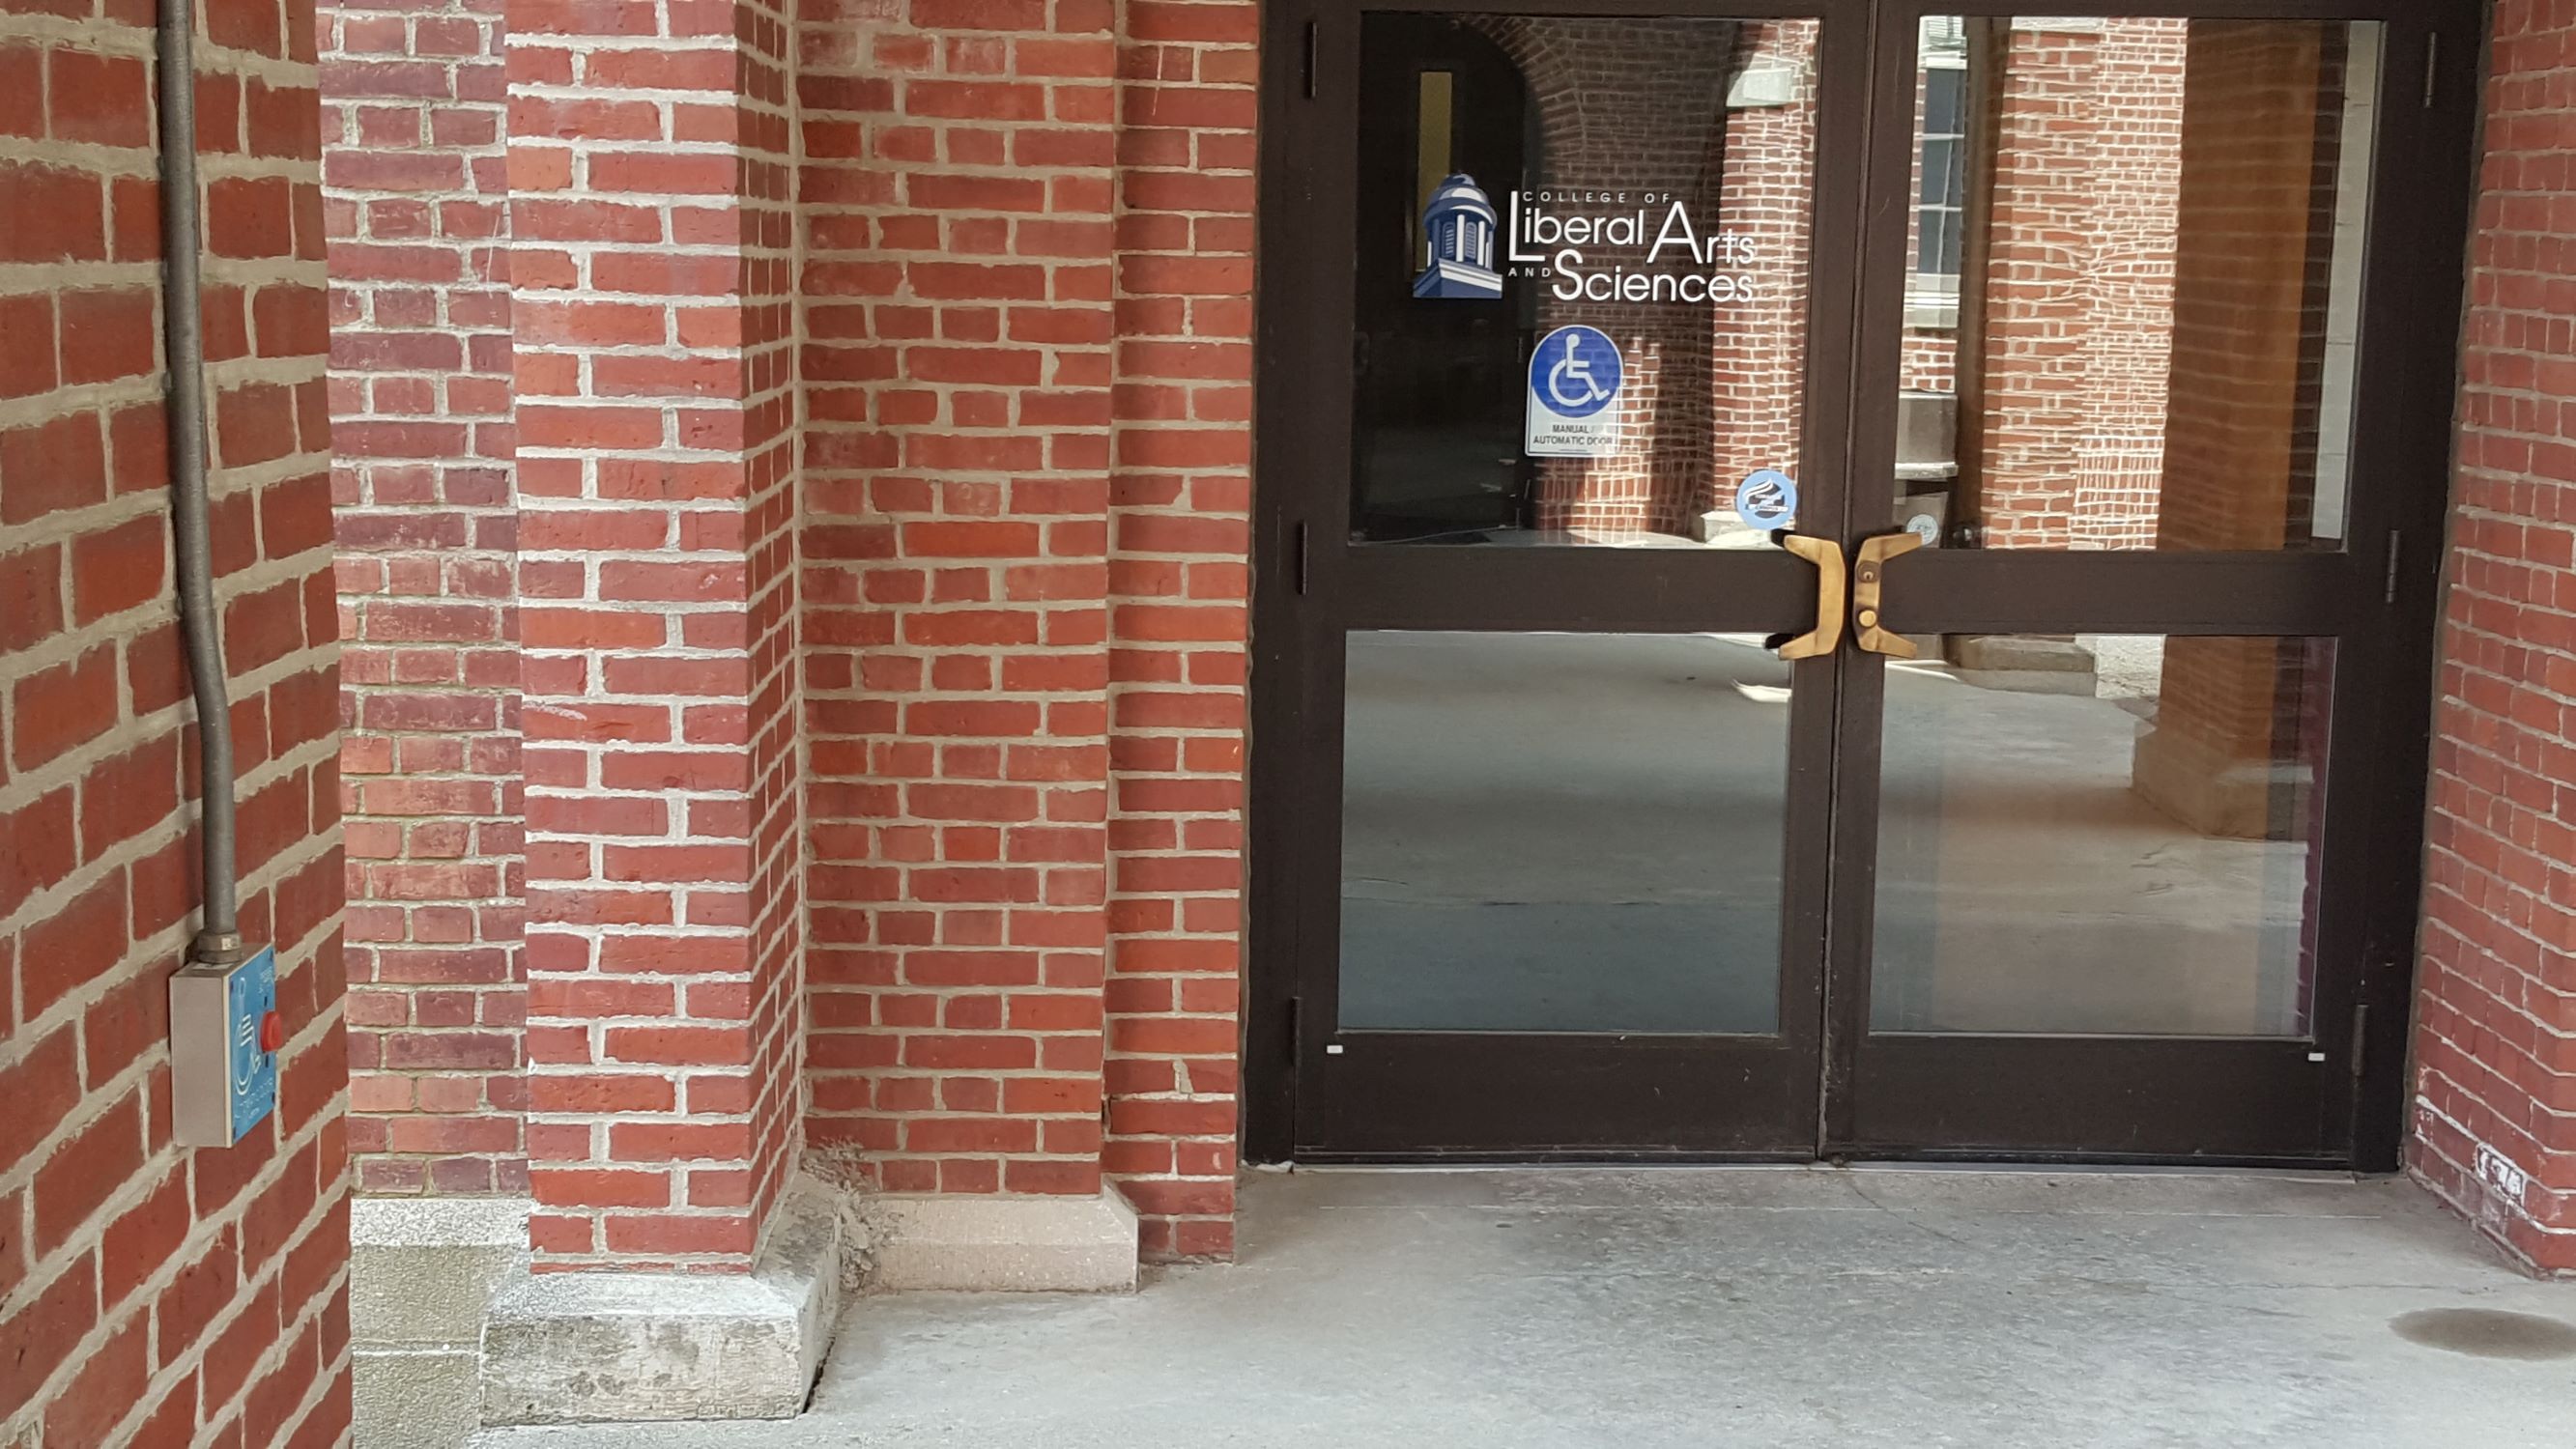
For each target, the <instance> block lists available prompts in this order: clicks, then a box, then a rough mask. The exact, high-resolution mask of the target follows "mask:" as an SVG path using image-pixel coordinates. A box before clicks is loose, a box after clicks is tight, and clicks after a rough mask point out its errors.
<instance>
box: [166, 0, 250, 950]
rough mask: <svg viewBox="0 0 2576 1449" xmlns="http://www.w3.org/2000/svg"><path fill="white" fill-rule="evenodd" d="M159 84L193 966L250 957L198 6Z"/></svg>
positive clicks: (179, 27)
mask: <svg viewBox="0 0 2576 1449" xmlns="http://www.w3.org/2000/svg"><path fill="white" fill-rule="evenodd" d="M155 39H156V40H157V42H158V49H159V56H160V66H159V70H160V74H159V76H158V77H157V80H158V82H159V90H160V102H161V104H160V110H161V347H162V356H163V358H164V359H165V360H166V362H167V363H168V367H169V379H170V381H169V400H168V406H167V408H166V412H167V414H168V421H169V425H170V495H171V500H170V531H171V533H172V535H173V536H174V538H175V541H176V543H177V546H178V547H177V552H178V565H179V630H180V633H181V635H182V637H183V638H185V640H186V641H187V650H188V683H189V686H190V687H191V688H192V689H193V690H194V692H195V694H196V697H197V779H198V788H199V790H200V792H201V794H202V796H203V799H204V818H203V821H202V823H201V827H200V829H199V830H198V860H199V865H200V867H201V868H202V870H203V872H204V875H205V896H204V901H205V905H204V911H205V919H204V920H203V922H201V923H200V925H199V928H198V931H197V939H196V943H195V945H194V946H193V947H192V948H191V949H190V951H189V953H188V954H189V957H190V959H191V960H195V961H203V962H210V963H216V964H227V963H230V962H233V961H238V960H240V959H242V957H243V955H244V954H245V953H244V952H243V950H242V938H241V926H240V922H239V920H238V901H237V900H236V897H235V881H234V877H233V860H234V850H233V841H234V826H233V715H232V700H231V697H230V691H229V690H228V689H227V687H226V682H225V675H224V641H223V621H222V617H221V616H220V615H218V614H217V613H216V612H215V580H214V556H213V549H212V548H211V547H210V546H209V544H208V541H207V523H206V517H207V502H206V329H205V312H204V302H203V298H202V296H201V295H200V293H199V290H198V279H197V260H198V247H199V236H198V228H199V219H198V212H197V6H196V0H161V4H160V20H159V33H158V35H157V36H156V37H155Z"/></svg>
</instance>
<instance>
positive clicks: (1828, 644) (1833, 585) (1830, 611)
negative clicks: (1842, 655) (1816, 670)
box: [1778, 533, 1846, 659]
mask: <svg viewBox="0 0 2576 1449" xmlns="http://www.w3.org/2000/svg"><path fill="white" fill-rule="evenodd" d="M1780 546H1781V547H1782V548H1784V549H1787V550H1788V551H1789V552H1791V553H1794V554H1796V555H1797V556H1798V557H1800V558H1802V559H1805V560H1806V561H1807V562H1809V563H1811V564H1814V565H1815V566H1816V627H1815V628H1813V629H1810V630H1808V631H1807V632H1806V633H1804V634H1800V635H1797V636H1795V637H1794V638H1790V639H1785V640H1782V641H1781V642H1780V644H1779V646H1778V647H1779V650H1780V657H1781V658H1783V659H1813V658H1815V657H1817V656H1818V655H1822V654H1831V653H1833V652H1834V651H1835V650H1836V649H1839V648H1841V647H1842V643H1843V607H1844V606H1843V599H1844V592H1843V591H1844V587H1845V583H1846V580H1845V576H1844V568H1843V551H1842V549H1841V548H1839V547H1837V546H1836V545H1835V544H1834V543H1833V541H1832V540H1830V539H1822V538H1801V537H1799V536H1798V535H1796V534H1794V533H1790V534H1782V535H1781V536H1780Z"/></svg>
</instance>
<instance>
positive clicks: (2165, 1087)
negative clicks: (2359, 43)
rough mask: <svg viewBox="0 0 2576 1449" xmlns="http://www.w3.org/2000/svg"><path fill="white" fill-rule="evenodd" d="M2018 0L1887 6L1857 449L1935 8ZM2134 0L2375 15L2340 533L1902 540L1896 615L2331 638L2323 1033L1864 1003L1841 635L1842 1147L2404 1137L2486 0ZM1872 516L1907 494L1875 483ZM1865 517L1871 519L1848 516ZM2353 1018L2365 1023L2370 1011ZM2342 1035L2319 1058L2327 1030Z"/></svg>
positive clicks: (2122, 1148) (1863, 523) (1851, 656)
mask: <svg viewBox="0 0 2576 1449" xmlns="http://www.w3.org/2000/svg"><path fill="white" fill-rule="evenodd" d="M2026 9H2027V7H2026V6H2022V7H2016V6H2013V5H2011V4H2008V3H1995V0H1971V3H1965V4H1961V3H1926V0H1887V3H1883V4H1881V5H1880V6H1879V9H1878V16H1879V26H1878V52H1877V63H1876V67H1875V69H1874V72H1873V81H1874V84H1875V86H1876V92H1875V95H1874V98H1873V107H1872V110H1873V113H1874V116H1875V124H1874V125H1873V128H1872V135H1871V154H1870V162H1871V165H1870V175H1871V178H1872V180H1871V183H1870V187H1869V190H1870V204H1869V205H1870V215H1871V217H1872V219H1873V221H1877V222H1881V223H1883V224H1879V225H1875V226H1873V227H1872V228H1871V229H1870V231H1869V234H1868V239H1867V240H1866V242H1865V243H1864V245H1865V246H1866V247H1867V249H1868V253H1869V255H1868V256H1867V258H1866V259H1865V261H1864V263H1863V269H1864V270H1863V276H1864V281H1863V287H1864V297H1863V301H1862V305H1861V309H1860V317H1861V324H1860V328H1861V331H1860V337H1859V341H1858V345H1857V348H1856V357H1857V359H1858V366H1859V368H1860V377H1859V380H1858V381H1857V383H1856V385H1855V387H1854V389H1853V393H1852V395H1853V397H1854V398H1855V399H1856V400H1857V401H1858V406H1857V407H1856V409H1855V411H1854V413H1853V414H1852V418H1851V427H1852V432H1853V435H1854V443H1853V448H1854V455H1853V462H1854V475H1853V476H1854V477H1855V478H1856V479H1866V478H1884V477H1889V476H1892V475H1893V465H1894V460H1895V450H1896V437H1895V414H1894V409H1893V408H1892V407H1887V406H1873V405H1872V400H1874V399H1892V398H1894V397H1895V396H1896V395H1897V390H1898V373H1897V368H1898V358H1899V329H1900V327H1901V325H1902V318H1903V311H1904V309H1903V294H1902V289H1903V286H1904V272H1905V263H1906V258H1905V255H1904V248H1905V243H1906V235H1905V231H1906V229H1905V227H1904V225H1903V224H1902V221H1901V220H1898V221H1894V222H1888V221H1887V220H1886V219H1887V218H1890V217H1894V218H1902V217H1903V215H1904V210H1903V208H1905V207H1906V206H1907V205H1908V204H1909V201H1910V198H1909V197H1908V195H1907V192H1906V188H1907V187H1908V185H1909V184H1910V168H1911V154H1910V151H1911V147H1912V145H1913V134H1912V123H1913V94H1912V92H1913V86H1914V69H1915V58H1914V45H1915V33H1916V30H1917V27H1918V24H1919V22H1920V20H1921V18H1922V17H1924V16H1926V15H1965V16H1971V17H1975V16H1995V17H2004V16H2010V15H2013V14H2016V13H2020V12H2021V11H2023V10H2026ZM2103 10H2104V13H2111V12H2116V13H2118V14H2120V15H2122V16H2141V17H2147V16H2169V17H2174V18H2190V19H2267V20H2284V19H2320V20H2349V21H2378V22H2380V23H2382V24H2383V25H2384V26H2385V27H2386V29H2385V31H2384V32H2383V36H2384V42H2383V49H2382V56H2383V64H2382V70H2381V75H2380V83H2381V92H2380V103H2379V105H2378V107H2377V109H2376V116H2375V119H2376V121H2377V125H2378V135H2377V138H2376V149H2375V155H2374V158H2373V162H2374V164H2373V172H2372V174H2373V178H2374V185H2373V190H2372V195H2371V199H2370V213H2369V224H2368V230H2367V232H2366V237H2367V245H2366V252H2365V257H2364V262H2363V271H2362V282H2361V286H2362V333H2361V335H2362V338H2363V343H2362V346H2361V348H2360V355H2359V366H2358V375H2357V377H2356V379H2355V388H2356V392H2355V406H2354V414H2355V417H2356V420H2357V423H2356V426H2357V433H2356V436H2355V438H2354V439H2353V449H2352V472H2351V479H2350V493H2349V497H2350V499H2351V509H2350V512H2349V516H2348V525H2347V528H2346V532H2345V540H2346V547H2345V548H2344V549H2342V550H2339V551H2335V552H2324V551H2318V552H2313V553H2296V552H2279V553H2179V552H2177V553H2155V552H2135V553H2081V554H2079V553H2052V552H2037V551H2031V552H2015V551H2003V550H1997V551H1980V550H1975V549H1964V550H1925V551H1921V552H1917V553H1914V554H1910V555H1907V556H1906V557H1904V558H1902V559H1900V560H1898V561H1896V562H1895V563H1893V564H1891V565H1890V567H1889V569H1888V581H1887V612H1888V616H1889V619H1890V623H1891V626H1892V627H1895V628H1897V629H1899V630H1901V631H1903V632H1907V633H1917V634H1951V633H2006V634H2008V633H2023V632H2027V633H2048V634H2064V633H2069V632H2078V633H2122V632H2133V633H2147V634H2163V635H2248V636H2262V635H2276V636H2310V637H2324V638H2331V639H2333V640H2334V641H2335V645H2336V663H2335V669H2334V674H2333V680H2332V695H2331V702H2330V709H2329V721H2328V730H2329V739H2328V744H2327V751H2326V756H2325V758H2326V761H2327V765H2326V779H2325V781H2324V783H2323V788H2324V791H2325V809H2324V821H2323V826H2322V829H2321V831H2320V838H2319V840H2318V841H2317V843H2316V848H2317V849H2318V850H2320V851H2321V852H2322V859H2321V861H2320V866H2319V876H2318V879H2319V882H2320V898H2319V900H2318V902H2317V905H2316V909H2317V910H2318V912H2319V924H2318V940H2317V947H2316V958H2317V963H2318V970H2317V973H2316V976H2315V992H2316V995H2315V998H2314V1001H2313V1005H2312V1008H2311V1011H2310V1021H2311V1024H2312V1029H2313V1033H2314V1035H2313V1037H2312V1038H2297V1039H2259V1038H2218V1037H2116V1036H1968V1035H1932V1034H1901V1033H1876V1032H1872V1031H1871V1030H1869V1026H1868V1024H1869V1021H1870V1008H1869V986H1870V962H1871V959H1872V940H1871V935H1872V926H1873V916H1874V905H1875V899H1876V879H1875V877H1876V864H1877V855H1878V818H1879V798H1880V795H1879V775H1880V765H1881V741H1882V732H1881V727H1880V722H1881V720H1882V717H1883V715H1884V709H1885V699H1886V695H1885V680H1886V672H1885V661H1884V660H1883V659H1881V658H1879V657H1877V656H1874V655H1870V654H1866V653H1862V652H1860V651H1856V650H1846V651H1845V652H1844V654H1843V656H1842V662H1843V666H1844V678H1843V682H1842V688H1841V689H1840V690H1839V691H1838V692H1837V697H1838V700H1839V703H1840V706H1841V710H1842V715H1841V718H1840V720H1839V722H1838V727H1837V730H1836V733H1837V735H1838V737H1839V738H1840V739H1841V741H1842V749H1841V752H1840V754H1839V755H1838V757H1837V769H1838V771H1839V773H1838V776H1837V783H1836V789H1835V792H1834V795H1835V818H1834V829H1833V835H1834V843H1835V849H1834V857H1833V863H1832V867H1831V869H1832V871H1833V876H1834V883H1833V889H1832V893H1831V900H1832V901H1833V925H1832V931H1831V940H1832V944H1831V949H1830V952H1829V964H1828V968H1827V969H1828V981H1827V991H1826V1010H1827V1015H1828V1026H1827V1032H1826V1035H1827V1041H1828V1051H1827V1057H1828V1065H1827V1071H1828V1081H1827V1085H1826V1091H1825V1102H1826V1121H1825V1132H1824V1136H1823V1141H1822V1142H1821V1144H1820V1147H1821V1151H1822V1153H1823V1154H1824V1155H1826V1156H1834V1157H1845V1156H1848V1157H1875V1158H1888V1157H1897V1158H1904V1157H1919V1158H1942V1157H1958V1158H1973V1159H1990V1160H1991V1159H2016V1158H2020V1159H2036V1160H2060V1159H2081V1160H2088V1161H2118V1160H2142V1161H2175V1160H2195V1161H2224V1162H2232V1163H2242V1164H2293V1163H2332V1164H2338V1165H2342V1164H2349V1165H2351V1166H2354V1167H2358V1168H2362V1169H2366V1170H2385V1169H2388V1168H2393V1167H2394V1166H2395V1165H2396V1152H2397V1141H2398V1133H2399V1129H2400V1126H2401V1123H2400V1120H2399V1118H2400V1099H2401V1097H2402V1094H2403V1080H2404V1075H2405V1022H2406V1019H2407V1015H2408V1009H2409V1006H2410V1002H2409V999H2408V998H2409V995H2410V992H2411V984H2412V979H2413V945H2414V939H2415V920H2416V912H2417V895H2418V890H2419V883H2420V855H2421V842H2422V815H2423V803H2424V797H2423V792H2424V782H2425V771H2426V766H2427V763H2428V745H2427V732H2428V729H2429V712H2430V704H2431V688H2430V685H2431V663H2430V661H2431V658H2432V647H2431V646H2432V627H2433V619H2434V614H2435V605H2434V594H2435V591H2436V587H2437V579H2438V568H2439V556H2440V552H2441V550H2440V540H2441V537H2442V525H2443V513H2444V507H2445V499H2446V495H2447V491H2448V489H2447V478H2448V473H2447V461H2448V456H2449V419H2450V389H2451V386H2452V383H2453V371H2452V368H2453V358H2454V357H2455V356H2456V351H2455V348H2454V346H2453V341H2454V339H2455V338H2456V336H2457V333H2458V327H2459V315H2460V313H2459V307H2460V300H2461V284H2460V278H2461V265H2460V263H2461V257H2462V253H2463V248H2464V246H2465V240H2466V231H2467V220H2468V206H2469V200H2468V178H2469V175H2470V150H2469V147H2470V135H2471V127H2472V125H2473V121H2474V97H2475V94H2476V90H2477V85H2476V73H2475V72H2476V56H2477V54H2478V46H2479V40H2480V35H2479V30H2478V26H2479V21H2480V11H2479V7H2478V6H2477V5H2476V4H2475V3H2474V0H2445V3H2438V4H2428V3H2422V0H2331V3H2308V0H2250V3H2249V0H2198V3H2192V0H2163V3H2157V0H2149V3H2143V4H2122V5H2118V6H2111V7H2104V8H2103ZM1859 497H1860V490H1859V488H1858V487H1857V486H1856V487H1855V504H1854V508H1855V519H1854V527H1855V532H1856V534H1860V535H1865V534H1871V533H1881V532H1886V531H1888V530H1889V529H1890V528H1891V527H1893V525H1894V523H1895V519H1894V518H1893V517H1891V516H1888V515H1886V514H1884V513H1881V512H1879V511H1878V509H1877V508H1876V507H1874V506H1872V505H1871V504H1864V503H1861V502H1859V501H1858V500H1859ZM1853 541H1856V540H1853ZM2356 1031H2359V1032H2361V1033H2362V1034H2363V1035H2362V1036H2361V1037H2359V1038H2356V1035H2355V1033H2356ZM2320 1056H2321V1057H2322V1058H2323V1060H2322V1061H2319V1060H2317V1059H2316V1058H2318V1057H2320Z"/></svg>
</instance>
